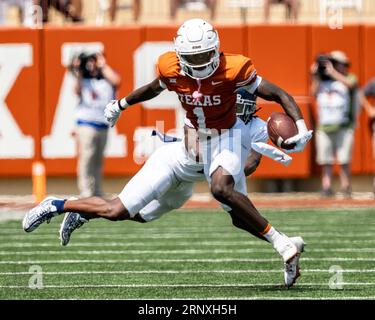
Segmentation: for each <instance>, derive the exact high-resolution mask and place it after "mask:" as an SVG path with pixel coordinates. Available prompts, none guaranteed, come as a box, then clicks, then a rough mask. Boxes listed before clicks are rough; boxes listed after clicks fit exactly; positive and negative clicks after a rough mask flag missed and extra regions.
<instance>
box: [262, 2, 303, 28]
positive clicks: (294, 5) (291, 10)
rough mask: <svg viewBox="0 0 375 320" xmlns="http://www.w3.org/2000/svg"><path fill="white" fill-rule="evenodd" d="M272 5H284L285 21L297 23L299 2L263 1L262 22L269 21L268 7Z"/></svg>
mask: <svg viewBox="0 0 375 320" xmlns="http://www.w3.org/2000/svg"><path fill="white" fill-rule="evenodd" d="M273 4H284V5H285V10H286V17H285V18H286V20H287V21H290V22H293V23H294V22H297V20H298V11H299V1H298V0H264V20H265V21H266V22H268V21H269V19H270V6H271V5H273Z"/></svg>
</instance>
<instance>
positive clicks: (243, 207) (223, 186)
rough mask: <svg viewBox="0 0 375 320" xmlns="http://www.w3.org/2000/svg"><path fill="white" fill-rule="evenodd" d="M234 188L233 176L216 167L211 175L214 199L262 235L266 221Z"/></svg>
mask: <svg viewBox="0 0 375 320" xmlns="http://www.w3.org/2000/svg"><path fill="white" fill-rule="evenodd" d="M234 186H235V181H234V178H233V176H232V175H230V174H229V172H228V171H227V170H225V169H224V168H223V167H218V168H217V169H216V170H215V171H214V172H213V174H212V175H211V193H212V195H213V196H214V198H215V199H216V200H218V201H220V202H221V203H223V204H225V205H227V206H229V207H230V208H231V209H232V210H233V211H235V212H236V213H237V216H240V217H241V218H242V220H243V221H244V222H245V223H247V224H250V225H251V226H252V227H253V228H254V229H255V230H256V231H257V232H258V233H259V234H262V232H263V231H264V230H265V229H266V227H267V225H268V221H267V220H266V219H264V218H263V217H262V216H261V215H260V214H259V212H258V211H257V210H256V208H255V207H254V206H253V204H252V203H251V201H250V200H249V199H248V198H247V196H246V195H244V194H242V193H240V192H237V191H236V190H235V189H234ZM228 211H229V210H228Z"/></svg>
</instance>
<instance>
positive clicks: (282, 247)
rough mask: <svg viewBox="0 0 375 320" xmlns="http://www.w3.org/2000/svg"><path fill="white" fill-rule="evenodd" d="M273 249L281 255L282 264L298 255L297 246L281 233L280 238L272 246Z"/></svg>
mask: <svg viewBox="0 0 375 320" xmlns="http://www.w3.org/2000/svg"><path fill="white" fill-rule="evenodd" d="M273 247H274V249H275V250H276V251H277V252H278V253H279V254H280V255H281V257H282V258H283V261H284V263H286V262H288V261H289V260H291V259H292V258H294V256H295V255H296V254H297V253H298V249H297V246H296V245H295V244H294V242H293V241H292V240H291V239H290V238H288V237H287V236H286V235H285V234H283V233H281V237H280V238H279V239H278V240H277V241H276V242H275V243H274V244H273Z"/></svg>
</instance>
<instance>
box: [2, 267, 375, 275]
mask: <svg viewBox="0 0 375 320" xmlns="http://www.w3.org/2000/svg"><path fill="white" fill-rule="evenodd" d="M282 271H283V270H282V269H280V270H277V269H271V270H257V269H248V270H228V269H224V270H118V271H114V270H107V271H105V270H104V271H103V270H93V271H47V272H43V275H80V274H82V275H87V274H111V275H112V274H150V273H154V274H196V273H197V274H199V273H229V274H241V273H280V272H282ZM329 272H330V271H329V269H303V273H304V274H306V273H329ZM342 272H343V273H375V269H346V270H345V269H343V270H342ZM32 274H34V273H33V272H23V271H20V272H17V271H15V272H0V275H2V276H13V275H32Z"/></svg>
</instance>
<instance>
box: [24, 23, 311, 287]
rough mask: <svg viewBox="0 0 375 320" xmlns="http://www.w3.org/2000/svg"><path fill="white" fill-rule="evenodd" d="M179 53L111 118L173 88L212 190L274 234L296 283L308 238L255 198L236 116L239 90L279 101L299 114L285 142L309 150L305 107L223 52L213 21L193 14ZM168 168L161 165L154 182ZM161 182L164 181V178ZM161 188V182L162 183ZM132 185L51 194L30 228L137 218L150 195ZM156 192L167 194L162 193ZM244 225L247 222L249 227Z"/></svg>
mask: <svg viewBox="0 0 375 320" xmlns="http://www.w3.org/2000/svg"><path fill="white" fill-rule="evenodd" d="M175 46H176V52H167V53H165V54H163V55H162V56H160V58H159V61H158V65H157V69H158V77H157V78H156V79H155V80H154V81H152V82H151V83H149V84H147V85H145V86H143V87H141V88H138V89H136V90H134V91H133V92H132V93H130V94H129V95H128V96H127V97H125V98H123V99H120V100H117V101H114V102H111V103H109V104H108V105H107V107H106V110H105V116H106V118H107V120H108V122H109V123H110V124H111V125H112V126H113V125H114V124H115V123H116V121H117V119H118V117H119V116H120V114H121V112H122V111H124V110H125V109H127V108H128V107H129V106H131V105H133V104H136V103H140V102H143V101H146V100H149V99H152V98H154V97H156V96H157V95H159V94H160V93H161V92H162V91H163V90H165V89H168V90H171V91H174V92H176V93H177V94H178V96H179V99H180V101H181V104H182V107H183V108H184V109H185V110H186V118H185V147H186V152H187V154H190V155H191V156H192V157H193V158H195V157H198V158H199V159H200V160H202V161H203V166H204V173H205V175H206V179H207V181H208V182H209V183H210V189H211V192H212V195H213V196H214V197H215V198H216V199H217V200H218V201H220V202H221V203H222V205H223V208H224V209H225V210H227V211H228V212H231V215H232V217H233V216H235V217H236V219H237V220H238V221H240V222H241V223H243V225H246V226H251V227H252V230H254V231H255V233H256V234H258V235H259V237H264V238H265V239H267V240H268V241H269V242H270V243H271V244H272V245H273V247H274V249H275V250H276V251H277V252H278V253H279V254H280V255H281V257H282V259H283V261H284V263H285V272H284V275H285V284H286V286H288V287H289V286H291V285H293V283H294V282H295V280H296V278H297V277H298V276H299V266H298V261H299V254H300V252H301V249H302V248H303V241H302V239H301V238H299V239H300V241H299V242H298V243H294V242H293V241H292V240H291V239H290V238H289V237H287V236H286V235H285V234H283V233H281V232H279V231H277V230H276V229H275V228H273V227H272V226H271V225H270V224H269V223H268V221H267V220H266V219H264V218H263V217H262V216H261V215H260V213H259V212H258V211H257V209H256V208H255V207H254V205H253V204H252V203H251V201H250V200H249V199H248V197H247V192H246V180H245V174H244V166H245V162H246V158H247V155H248V154H249V152H248V151H249V148H250V146H248V145H246V139H245V138H244V136H243V134H244V132H246V129H245V124H244V122H243V121H241V120H238V119H237V118H236V112H235V102H236V90H237V89H238V88H241V87H243V88H246V90H248V91H249V92H250V93H256V95H257V96H260V97H262V98H263V99H266V100H272V101H275V102H277V103H279V104H280V105H281V106H282V107H283V108H284V110H285V112H286V113H287V114H288V115H289V116H291V117H292V118H293V119H294V120H295V122H296V126H297V128H298V134H297V135H296V136H294V137H292V138H290V139H288V140H287V141H286V142H285V143H287V144H288V143H289V144H295V147H294V149H292V150H289V152H299V151H302V150H303V149H304V147H305V145H306V143H307V142H308V141H309V140H310V139H311V136H312V131H308V130H307V128H306V125H305V122H304V120H303V117H302V114H301V112H300V109H299V108H298V106H297V105H296V103H295V101H294V99H293V98H292V97H291V96H290V95H289V94H287V93H286V92H285V91H283V90H282V89H280V88H279V87H277V86H276V85H274V84H271V83H270V82H268V81H266V80H265V79H262V78H261V77H260V76H258V75H257V73H256V70H255V68H254V65H253V64H252V62H251V60H250V59H249V58H247V57H244V56H242V55H234V54H226V53H220V51H219V38H218V34H217V31H216V30H215V29H214V28H213V27H212V26H211V25H210V24H209V23H208V22H206V21H204V20H201V19H191V20H188V21H186V22H185V23H184V24H183V25H182V26H181V27H180V28H179V30H178V32H177V36H176V38H175ZM158 175H160V176H162V175H163V172H160V170H159V171H158V168H155V170H154V171H153V176H150V179H156V180H157V179H158ZM160 181H162V180H161V179H160ZM156 187H157V186H156ZM134 192H136V193H134V194H132V193H131V190H129V189H128V188H126V187H125V188H124V190H123V191H122V192H121V193H120V195H119V196H118V197H116V198H115V199H113V200H110V201H107V200H105V199H102V198H99V197H92V198H87V199H80V200H59V199H46V200H45V201H43V202H42V203H41V204H40V205H39V206H38V207H36V208H34V209H32V210H30V212H29V214H28V215H26V216H25V219H24V222H23V227H24V230H25V231H33V230H35V229H36V228H37V227H38V226H39V225H40V224H41V223H43V222H44V221H47V220H49V219H51V218H52V217H53V216H56V215H58V214H61V213H63V212H77V213H81V214H82V215H84V217H86V218H88V219H91V218H97V217H102V218H106V219H109V220H126V219H131V218H133V217H134V216H135V214H136V213H137V212H138V211H139V209H140V208H142V207H143V206H142V205H143V204H142V201H143V199H142V195H140V194H139V193H138V191H134ZM154 192H156V193H157V192H162V189H161V190H155V191H154ZM241 223H239V225H238V226H239V227H240V225H241Z"/></svg>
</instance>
